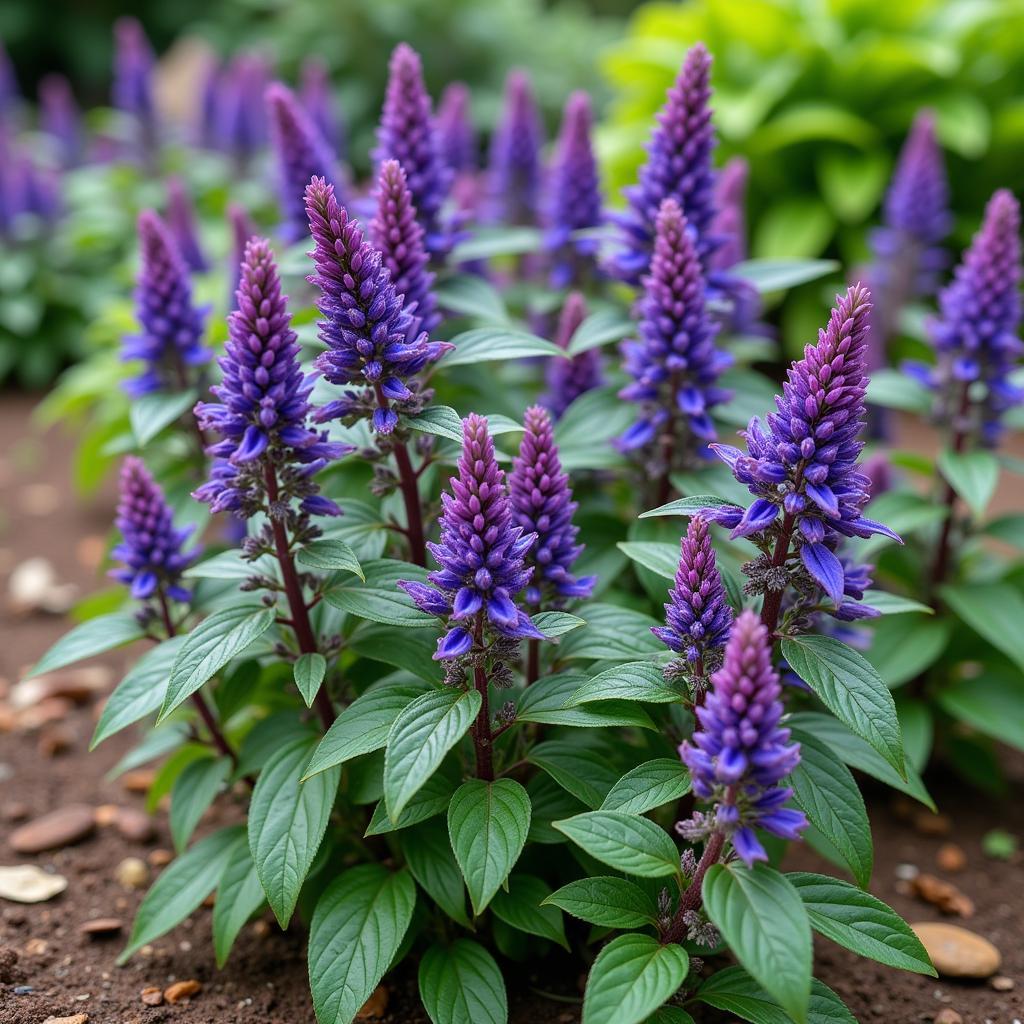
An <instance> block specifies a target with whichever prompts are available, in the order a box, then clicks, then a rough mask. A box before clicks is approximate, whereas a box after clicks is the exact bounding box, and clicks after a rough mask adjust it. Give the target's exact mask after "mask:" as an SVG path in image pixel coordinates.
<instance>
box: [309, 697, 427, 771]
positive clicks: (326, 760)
mask: <svg viewBox="0 0 1024 1024" xmlns="http://www.w3.org/2000/svg"><path fill="white" fill-rule="evenodd" d="M422 695H423V687H422V686H421V685H419V684H418V683H413V682H408V681H406V680H400V679H385V680H382V681H381V682H379V683H375V684H374V685H373V686H371V687H370V689H368V690H367V691H366V693H364V694H362V695H361V696H359V697H356V699H355V700H354V701H352V703H351V704H350V705H349V706H348V707H347V708H345V710H344V711H342V713H341V714H340V715H338V717H337V718H336V719H335V720H334V722H333V723H332V725H331V727H330V729H328V730H327V732H326V734H325V735H324V738H323V739H322V740H321V741H320V743H319V745H318V746H317V748H316V750H315V751H313V756H312V758H311V759H310V762H309V765H308V767H307V768H306V773H305V775H304V776H303V782H305V781H306V779H308V778H310V777H311V776H313V775H316V774H318V773H319V772H323V771H326V770H327V769H328V768H333V767H334V766H335V765H338V764H344V763H345V762H346V761H350V760H351V759H352V758H353V757H358V756H359V755H360V754H369V753H370V752H371V751H373V750H379V749H380V748H381V747H383V746H384V745H385V744H386V743H387V741H388V733H389V732H390V731H391V726H392V725H393V724H394V721H395V719H396V718H397V717H398V713H399V712H400V711H401V710H402V708H404V707H406V706H408V705H409V704H411V703H412V702H413V701H414V700H415V699H416V698H417V697H420V696H422Z"/></svg>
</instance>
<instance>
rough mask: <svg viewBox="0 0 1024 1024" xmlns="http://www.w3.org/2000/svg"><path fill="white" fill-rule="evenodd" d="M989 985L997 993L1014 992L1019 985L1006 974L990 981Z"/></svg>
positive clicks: (998, 975)
mask: <svg viewBox="0 0 1024 1024" xmlns="http://www.w3.org/2000/svg"><path fill="white" fill-rule="evenodd" d="M989 984H990V985H991V986H992V987H993V988H994V989H995V990H996V991H997V992H1012V991H1013V990H1014V988H1015V987H1016V984H1017V983H1016V982H1015V981H1014V980H1013V978H1008V977H1007V976H1006V975H1005V974H997V975H996V976H995V977H994V978H992V979H990V981H989Z"/></svg>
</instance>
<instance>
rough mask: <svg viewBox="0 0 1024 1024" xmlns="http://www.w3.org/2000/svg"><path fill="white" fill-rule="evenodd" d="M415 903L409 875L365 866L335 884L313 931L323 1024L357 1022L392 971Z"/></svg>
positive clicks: (312, 975) (313, 976) (313, 969)
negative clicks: (357, 1018)
mask: <svg viewBox="0 0 1024 1024" xmlns="http://www.w3.org/2000/svg"><path fill="white" fill-rule="evenodd" d="M415 904H416V886H415V884H414V883H413V880H412V878H411V876H410V875H409V873H408V872H407V871H399V872H398V873H397V874H392V873H391V872H389V871H387V870H386V869H385V868H383V867H381V866H380V865H378V864H363V865H361V866H360V867H356V868H352V869H351V870H349V871H346V872H345V873H344V874H342V875H341V876H340V877H338V878H337V879H335V881H334V882H332V883H331V885H330V886H329V887H328V889H327V891H326V892H325V893H324V894H323V896H321V897H320V900H319V902H318V903H317V905H316V910H315V911H314V912H313V921H312V923H311V925H310V929H309V952H308V959H309V984H310V988H311V989H312V990H313V1008H314V1009H315V1010H316V1019H317V1020H318V1021H319V1024H350V1022H351V1021H352V1020H353V1019H354V1018H355V1015H356V1014H357V1013H358V1012H359V1011H360V1010H361V1009H362V1007H363V1004H364V1003H365V1002H366V1000H367V999H369V998H370V996H371V995H372V994H373V990H374V989H375V988H376V987H377V985H378V984H379V983H380V980H381V978H383V977H384V974H385V972H386V971H387V970H388V968H389V967H390V966H391V962H392V961H393V960H394V958H395V954H396V953H397V952H398V949H399V947H400V946H401V944H402V939H403V938H404V936H405V933H406V931H407V929H408V927H409V922H410V921H411V920H412V912H413V907H414V906H415Z"/></svg>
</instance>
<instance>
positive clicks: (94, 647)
mask: <svg viewBox="0 0 1024 1024" xmlns="http://www.w3.org/2000/svg"><path fill="white" fill-rule="evenodd" d="M142 636H143V632H142V627H141V626H139V623H138V621H137V620H136V618H135V616H134V615H133V614H132V613H130V612H111V613H110V614H109V615H100V616H98V617H97V618H95V619H89V621H88V622H83V623H82V624H81V625H79V626H75V628H74V629H73V630H71V632H70V633H65V634H64V636H62V637H61V638H60V639H59V640H58V641H57V642H56V643H55V644H54V645H53V646H52V647H51V648H50V649H49V650H48V651H47V652H46V653H45V654H44V655H43V656H42V657H41V658H40V659H39V661H38V662H36V664H35V665H33V666H32V669H31V671H30V672H29V674H28V675H27V676H26V678H27V679H31V678H32V677H33V676H41V675H43V673H45V672H53V671H54V670H55V669H58V668H64V667H65V666H66V665H73V664H74V663H75V662H76V661H81V660H82V659H83V658H91V657H92V656H93V655H94V654H102V653H103V652H104V651H110V650H113V649H114V648H115V647H123V646H124V645H125V644H130V643H131V642H132V641H133V640H139V639H140V638H141V637H142Z"/></svg>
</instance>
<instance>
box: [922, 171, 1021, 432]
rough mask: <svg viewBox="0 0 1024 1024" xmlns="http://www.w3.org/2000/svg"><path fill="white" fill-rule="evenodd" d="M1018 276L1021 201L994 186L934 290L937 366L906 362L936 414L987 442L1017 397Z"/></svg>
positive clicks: (957, 429) (933, 330)
mask: <svg viewBox="0 0 1024 1024" xmlns="http://www.w3.org/2000/svg"><path fill="white" fill-rule="evenodd" d="M1020 281H1021V241H1020V205H1019V203H1018V202H1017V200H1016V199H1014V197H1013V195H1012V194H1011V193H1010V192H1008V191H1007V190H1006V189H1001V190H1000V191H998V192H996V193H995V195H993V196H992V198H991V199H990V200H989V202H988V206H987V207H986V208H985V220H984V222H983V223H982V225H981V229H980V230H979V231H978V233H977V234H976V235H975V236H974V239H973V241H972V242H971V245H970V248H968V249H967V251H966V252H965V253H964V256H963V260H962V261H961V263H960V265H959V266H958V267H957V269H956V273H955V275H954V278H953V281H952V282H951V283H950V284H949V285H948V287H947V288H946V289H945V290H944V291H943V292H942V294H941V295H940V296H939V316H938V317H937V318H936V319H935V320H933V321H932V323H931V324H930V325H929V328H930V333H931V338H932V343H933V344H934V346H935V351H936V354H937V356H938V365H937V366H935V367H927V368H924V367H916V366H913V365H911V366H909V367H908V369H910V370H911V372H913V373H914V375H915V376H917V377H918V378H919V379H922V380H923V381H924V382H925V383H926V384H927V385H928V386H929V387H931V388H932V389H933V390H934V391H935V395H936V399H935V414H936V417H937V418H938V419H939V420H940V421H941V422H944V423H949V424H951V425H952V428H953V430H954V431H955V432H957V433H960V434H962V435H964V436H965V437H967V438H968V439H969V440H973V441H975V442H977V443H980V444H982V445H985V446H987V447H995V446H996V445H998V444H999V441H1000V438H1001V437H1002V434H1003V431H1004V430H1005V427H1004V425H1003V422H1002V419H1003V416H1004V414H1005V413H1006V412H1007V411H1008V410H1009V409H1012V408H1013V407H1014V406H1017V405H1019V404H1020V403H1021V402H1022V401H1024V388H1021V387H1020V386H1019V385H1018V384H1016V383H1014V381H1013V371H1014V370H1015V369H1016V368H1017V366H1018V364H1019V360H1020V357H1021V353H1022V352H1024V345H1022V344H1021V340H1020V337H1019V336H1018V332H1019V330H1020V321H1021V304H1020Z"/></svg>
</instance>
